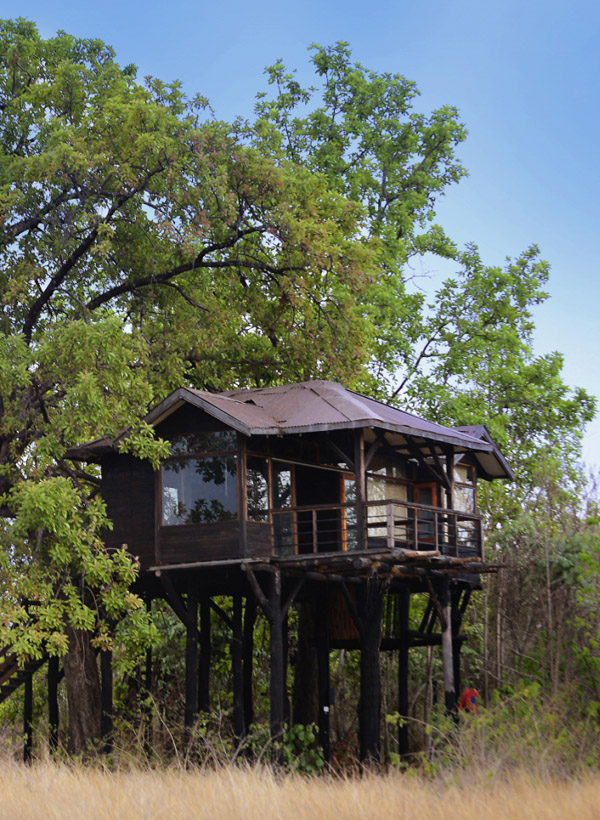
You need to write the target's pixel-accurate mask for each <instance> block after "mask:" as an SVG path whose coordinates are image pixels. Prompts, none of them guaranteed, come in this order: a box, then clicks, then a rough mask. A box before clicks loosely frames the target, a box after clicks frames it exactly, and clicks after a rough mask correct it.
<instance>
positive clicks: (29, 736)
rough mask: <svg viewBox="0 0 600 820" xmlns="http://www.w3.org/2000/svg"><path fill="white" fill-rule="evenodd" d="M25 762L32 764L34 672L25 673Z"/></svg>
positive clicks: (27, 671)
mask: <svg viewBox="0 0 600 820" xmlns="http://www.w3.org/2000/svg"><path fill="white" fill-rule="evenodd" d="M23 736H24V743H23V762H24V763H31V755H32V750H33V672H31V671H30V670H26V672H25V690H24V693H23Z"/></svg>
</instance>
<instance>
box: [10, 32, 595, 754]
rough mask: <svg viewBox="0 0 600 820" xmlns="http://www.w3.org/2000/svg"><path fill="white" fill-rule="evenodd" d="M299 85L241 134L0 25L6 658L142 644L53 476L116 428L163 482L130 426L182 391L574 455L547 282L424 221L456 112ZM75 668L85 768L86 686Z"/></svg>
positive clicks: (186, 104) (74, 44)
mask: <svg viewBox="0 0 600 820" xmlns="http://www.w3.org/2000/svg"><path fill="white" fill-rule="evenodd" d="M313 62H314V66H315V71H316V75H317V78H318V79H319V80H320V81H322V89H321V91H320V92H319V91H318V90H317V89H303V88H301V87H300V86H299V84H298V83H297V82H296V80H295V79H294V76H293V75H292V74H289V73H286V70H285V68H284V66H283V65H282V64H281V63H278V64H277V65H275V66H273V67H272V68H271V69H269V70H268V77H269V81H270V83H271V87H272V88H273V89H274V90H275V92H276V93H275V94H274V95H271V96H268V95H263V96H261V97H260V98H259V100H258V103H257V107H256V118H255V119H254V121H253V122H243V121H238V122H236V123H235V124H234V125H233V126H232V125H228V124H226V123H221V122H217V121H215V120H214V119H213V118H211V116H210V114H209V113H207V103H206V101H205V100H204V99H203V98H200V97H197V98H195V99H193V100H188V99H186V98H185V96H184V95H183V93H182V91H181V89H180V88H179V86H178V85H177V84H172V85H166V84H164V83H161V82H160V81H159V80H156V79H152V78H150V79H148V80H147V81H146V82H145V84H141V83H139V82H138V81H137V80H136V72H135V68H134V67H132V66H127V67H126V68H121V67H120V66H119V65H118V64H117V62H116V61H115V58H114V54H113V52H112V50H111V49H110V48H108V47H107V46H105V45H104V44H103V43H101V42H99V41H96V40H78V39H75V38H73V37H70V36H69V35H67V34H64V33H59V34H58V35H57V36H56V37H55V38H52V39H49V40H43V39H42V38H41V37H40V36H39V34H38V33H37V31H36V29H35V26H34V25H33V24H32V23H29V22H26V21H24V20H17V21H4V22H1V23H0V109H1V110H2V119H1V120H0V295H1V299H2V306H3V310H2V315H1V317H0V514H1V515H2V518H1V520H0V544H1V547H2V550H1V554H0V584H1V587H2V589H1V600H2V609H1V615H0V632H1V633H2V635H1V636H0V640H2V641H4V642H10V643H11V644H13V645H14V646H15V648H16V650H17V651H18V653H19V655H20V656H21V657H22V658H27V657H37V656H39V655H40V653H42V652H43V651H44V650H48V651H50V652H54V653H58V654H64V653H67V657H68V658H70V657H71V656H74V655H77V653H79V656H80V657H82V656H83V655H85V653H86V652H87V657H92V656H91V654H90V653H89V648H90V642H93V643H94V644H95V645H96V646H99V647H110V646H111V644H112V642H113V640H114V638H115V632H114V630H111V629H110V628H109V626H108V625H109V623H115V622H116V623H118V624H119V626H118V628H117V630H118V632H119V633H120V634H119V639H122V640H123V641H126V642H127V645H129V646H131V645H132V644H135V643H136V641H137V643H138V645H139V646H142V645H144V643H148V642H149V641H151V640H152V639H153V627H152V624H151V623H150V621H149V620H148V618H147V616H146V613H145V610H144V608H143V607H141V606H140V603H141V602H140V601H139V600H138V599H137V598H136V597H135V596H133V595H132V594H131V592H130V591H129V586H130V582H131V580H132V578H133V577H134V575H135V572H136V568H135V566H134V564H133V561H132V558H131V557H130V556H129V555H128V554H127V553H125V552H122V553H121V552H119V553H112V554H107V553H106V552H105V551H104V549H103V547H102V541H101V533H102V530H103V528H106V527H108V526H110V523H109V522H107V520H106V515H105V510H104V507H103V505H102V502H101V500H100V498H99V496H98V494H97V493H98V484H99V478H98V474H97V471H96V470H95V468H94V467H93V466H91V467H89V468H87V469H86V470H85V471H84V470H82V469H81V468H80V467H79V466H77V465H73V464H72V463H71V462H68V461H67V460H65V452H66V451H67V449H68V448H69V446H71V445H73V444H76V443H81V442H82V441H86V440H89V439H92V438H95V437H101V436H105V435H114V433H115V432H116V431H117V430H118V429H121V428H123V427H125V426H133V428H134V429H135V431H136V432H135V434H134V435H133V436H132V437H131V438H130V440H129V442H128V447H129V448H130V449H131V450H132V451H133V452H134V453H136V454H138V455H140V456H143V457H147V458H150V459H152V460H153V461H154V463H156V461H157V460H158V459H159V458H160V457H161V454H162V453H163V452H164V451H163V449H162V445H161V444H160V442H155V441H154V440H153V438H152V436H151V432H150V431H148V430H147V429H146V428H144V427H143V425H142V426H140V425H138V424H137V422H138V420H139V418H140V417H142V416H143V415H144V413H145V412H146V410H147V409H148V407H149V406H150V405H151V404H153V403H155V402H156V401H157V400H158V399H159V398H162V397H163V396H164V395H165V394H166V393H167V392H168V391H169V390H171V389H173V388H174V387H177V386H180V385H181V384H185V383H187V384H192V385H194V386H198V387H202V388H204V389H209V390H215V389H223V388H225V387H228V386H233V385H262V384H269V383H276V382H280V381H293V380H300V379H307V378H314V377H318V376H321V377H328V378H337V379H339V380H341V381H344V382H346V383H349V384H353V385H356V386H362V387H363V388H364V389H365V390H367V391H369V392H371V393H373V394H375V395H379V396H381V397H387V398H390V397H392V398H395V399H396V400H397V401H401V402H403V403H405V404H406V403H409V404H410V405H411V406H413V407H415V408H417V409H420V410H423V411H425V412H427V413H429V414H430V415H432V416H434V417H437V418H439V419H440V420H442V421H446V422H450V423H463V424H464V423H470V422H471V421H474V420H476V421H477V422H481V421H483V420H487V421H489V423H490V425H491V426H492V427H493V431H494V433H495V434H496V435H498V436H499V438H500V440H501V442H502V443H503V444H505V445H506V446H507V448H508V451H509V453H512V454H517V455H520V454H521V452H522V455H523V457H522V460H523V463H531V459H533V458H536V457H537V455H539V453H540V451H541V450H543V449H544V448H551V449H552V448H554V449H555V450H556V449H557V448H558V451H559V452H565V450H564V448H563V449H562V450H561V447H563V443H564V442H565V441H568V442H571V445H572V446H571V447H570V451H569V452H573V451H574V450H575V451H576V447H577V441H578V438H577V437H578V435H579V433H580V430H581V427H582V424H583V423H584V421H585V419H586V418H588V417H589V416H590V414H591V412H592V402H591V400H590V399H589V397H588V396H587V395H586V394H585V393H583V392H582V391H580V392H579V393H576V394H573V393H571V391H569V390H568V388H567V387H566V386H565V385H564V383H563V381H562V377H561V374H560V364H561V362H560V358H559V357H558V356H556V355H555V356H552V357H546V358H539V357H535V356H534V354H533V353H532V351H531V330H532V320H531V312H530V309H531V306H532V305H534V304H536V303H537V302H538V301H539V300H541V299H542V298H544V296H543V292H542V287H543V284H544V281H545V276H546V273H547V269H546V267H545V266H544V265H543V264H542V263H540V262H539V261H538V259H537V254H536V252H535V250H531V251H527V252H526V253H525V254H523V255H522V256H521V257H519V258H518V259H517V260H515V261H514V262H512V263H510V264H509V265H508V266H507V267H506V268H505V269H498V268H489V267H486V266H485V265H484V264H483V263H482V262H481V260H480V259H479V257H478V255H477V252H476V249H474V248H468V249H466V250H465V251H459V250H458V249H457V248H456V247H455V246H454V245H453V243H452V242H451V241H450V240H449V239H448V238H447V237H446V236H445V234H444V232H443V230H442V229H441V228H440V227H439V226H437V225H436V224H435V222H434V216H435V210H434V209H435V203H436V199H437V197H439V196H441V195H442V194H443V192H444V189H445V187H446V186H447V185H449V184H451V183H453V182H457V181H458V180H459V179H460V178H461V176H462V175H463V174H464V169H463V168H462V167H461V165H460V163H459V161H458V160H457V158H456V154H455V152H456V149H457V147H458V145H459V144H460V142H461V141H462V140H463V139H464V138H465V134H466V132H465V129H464V127H463V125H462V124H461V123H460V122H459V120H458V117H457V113H456V111H455V110H454V109H452V108H449V107H446V108H442V109H440V110H438V111H435V112H433V113H432V114H431V115H430V116H425V115H423V114H419V113H417V112H415V111H413V109H412V103H413V101H414V99H415V96H416V94H417V91H416V88H415V86H414V84H412V83H410V82H408V81H407V80H405V79H404V78H402V77H400V76H398V75H390V74H376V73H374V72H369V71H367V70H365V69H364V68H362V67H361V66H360V65H357V64H353V63H352V62H351V60H350V53H349V50H348V48H347V47H346V46H345V45H344V44H338V45H337V46H335V47H332V48H319V47H315V48H314V50H313ZM424 253H435V254H438V255H440V256H443V257H446V258H449V259H453V260H455V262H456V266H457V269H458V273H457V276H456V277H455V278H453V279H451V280H449V281H447V282H446V283H444V285H443V286H442V287H441V289H440V290H439V292H438V293H437V294H435V296H434V298H433V301H432V304H431V306H429V305H428V304H427V299H426V298H425V296H424V295H423V294H422V293H421V292H419V291H417V290H416V289H415V288H414V287H412V286H411V282H410V277H409V276H408V275H407V268H406V266H407V263H408V262H409V260H410V259H411V258H412V257H414V256H415V255H417V254H424ZM505 411H508V412H505ZM507 416H508V421H506V417H507ZM519 448H521V449H519ZM567 449H568V448H567ZM77 668H78V667H77V664H75V663H67V664H66V672H67V677H68V678H69V680H68V684H69V685H68V691H69V698H70V716H71V717H72V719H73V721H75V719H76V718H77V717H78V716H79V717H83V718H85V720H83V724H82V725H83V729H82V731H81V733H80V734H79V735H76V734H75V728H74V726H75V724H74V723H73V724H72V727H71V734H72V740H73V744H74V746H75V747H78V748H82V747H83V746H84V744H85V742H86V741H87V740H88V739H90V738H91V737H93V736H94V735H95V734H97V714H96V715H94V714H89V715H88V714H87V713H88V712H89V711H90V710H88V709H87V707H86V704H89V703H93V702H94V698H95V697H96V696H97V691H98V681H97V678H96V677H95V675H94V671H93V670H94V669H95V666H94V664H91V666H90V667H89V670H88V671H89V674H88V675H87V677H85V681H84V677H80V679H79V680H77V671H76V670H77ZM77 684H79V688H77ZM78 693H79V694H78ZM92 712H93V710H92ZM96 712H97V710H96ZM86 715H87V717H86ZM88 718H89V719H88Z"/></svg>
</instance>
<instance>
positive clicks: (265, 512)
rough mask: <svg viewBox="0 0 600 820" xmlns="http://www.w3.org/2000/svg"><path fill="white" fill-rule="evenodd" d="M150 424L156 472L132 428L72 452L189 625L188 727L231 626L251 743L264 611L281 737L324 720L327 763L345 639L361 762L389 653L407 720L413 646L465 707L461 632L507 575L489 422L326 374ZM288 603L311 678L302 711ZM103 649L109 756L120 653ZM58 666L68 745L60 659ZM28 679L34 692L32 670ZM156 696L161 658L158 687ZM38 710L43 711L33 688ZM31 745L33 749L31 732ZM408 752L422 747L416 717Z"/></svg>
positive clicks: (114, 540)
mask: <svg viewBox="0 0 600 820" xmlns="http://www.w3.org/2000/svg"><path fill="white" fill-rule="evenodd" d="M146 421H147V422H148V423H149V424H151V425H152V426H153V427H154V429H155V431H156V435H157V436H159V437H161V438H162V439H164V440H166V441H167V442H168V444H169V455H168V457H167V458H165V460H164V461H163V463H162V465H161V466H160V469H158V470H156V471H154V470H153V469H152V467H151V465H150V463H149V462H148V461H145V460H143V459H137V458H134V457H133V456H131V455H128V454H126V453H124V452H122V447H121V445H122V442H123V440H124V439H125V437H126V435H127V434H126V433H124V434H123V435H122V436H120V437H118V438H115V439H108V438H104V439H100V440H97V441H94V442H91V443H89V444H85V445H82V446H79V447H75V448H72V449H71V450H70V451H69V453H68V454H67V457H68V458H70V459H72V460H74V461H91V462H97V463H99V464H100V465H101V470H102V484H101V491H102V495H103V497H104V499H105V502H106V505H107V509H108V514H109V516H110V518H111V519H112V522H113V525H114V526H113V529H112V530H111V531H109V532H107V533H106V546H107V548H108V549H122V548H125V549H128V550H129V551H130V552H131V553H132V554H133V555H134V556H136V557H137V558H138V560H139V564H140V574H139V579H138V581H137V583H136V589H137V591H138V592H139V593H140V594H141V595H142V596H143V597H144V598H145V600H146V602H147V605H148V606H149V607H150V606H152V601H153V600H154V599H157V598H162V599H165V600H166V601H167V602H168V603H169V604H170V606H171V607H172V608H173V610H174V612H175V613H176V614H177V616H178V617H179V618H180V619H181V621H182V622H183V624H184V625H185V630H186V647H185V712H184V715H185V725H186V726H187V727H189V728H191V726H192V725H193V724H194V722H195V719H196V716H197V712H198V711H199V710H208V709H209V708H210V702H211V692H210V657H211V618H214V617H218V618H220V619H221V620H222V621H223V622H224V623H225V624H226V625H227V627H228V628H229V629H230V633H231V666H232V674H231V679H232V682H233V728H234V732H235V735H236V737H237V738H238V740H239V741H240V743H242V742H243V740H244V738H245V736H246V735H247V733H248V730H249V727H250V725H251V723H252V722H253V719H254V706H253V699H252V695H253V691H254V690H255V688H256V686H255V681H254V682H253V680H254V679H253V675H254V672H253V662H254V651H253V641H254V625H255V621H256V617H257V612H258V611H259V609H260V610H262V612H263V613H264V615H265V617H266V619H267V621H268V624H269V634H270V647H269V652H270V662H269V669H270V673H269V674H270V688H269V692H270V727H271V735H272V737H273V739H274V740H280V739H281V738H282V736H283V731H284V727H285V725H286V723H289V722H295V723H310V722H313V721H314V722H316V723H318V727H319V741H320V743H321V745H322V748H323V751H324V756H325V759H326V760H329V756H330V739H329V721H330V714H331V710H332V708H335V706H334V704H333V703H332V698H331V685H330V683H331V682H330V651H331V649H332V648H336V647H338V648H341V647H343V648H347V649H355V650H360V697H359V702H358V716H359V742H360V757H361V760H364V761H369V760H377V759H378V757H379V741H380V732H381V695H380V671H379V669H380V667H379V664H380V652H382V651H389V652H395V653H397V655H396V657H397V664H396V667H397V681H398V689H397V692H398V698H397V704H396V705H397V711H398V712H399V714H400V715H401V716H408V715H409V697H408V657H409V650H410V649H411V648H412V647H417V646H425V645H428V646H441V650H442V661H443V672H444V692H445V703H446V707H447V709H448V710H450V711H451V710H453V709H455V708H456V700H457V694H460V651H461V647H462V642H463V640H464V636H463V635H461V632H460V629H461V622H462V619H463V615H464V612H465V609H466V607H467V605H468V602H469V597H470V595H471V592H472V591H473V590H474V589H477V588H478V587H479V586H480V578H481V574H482V573H484V572H488V571H493V569H494V567H492V566H490V565H487V564H486V563H485V561H484V560H483V539H482V520H481V516H480V515H479V513H478V509H477V486H478V482H480V481H481V480H485V481H489V480H493V479H512V478H513V477H514V476H513V473H512V471H511V469H510V467H509V465H508V464H507V462H506V460H505V459H504V457H503V456H502V453H501V452H500V450H499V449H498V447H497V446H496V444H495V443H494V442H493V441H492V439H491V437H490V435H489V433H488V431H487V430H486V428H485V427H477V426H475V427H461V428H455V429H451V428H447V427H443V426H441V425H439V424H434V423H431V422H428V421H425V420H424V419H421V418H418V417H417V416H415V415H412V414H410V413H406V412H404V411H402V410H399V409H396V408H393V407H389V406H387V405H385V404H382V403H380V402H377V401H374V400H373V399H370V398H368V397H366V396H363V395H360V394H359V393H356V392H353V391H351V390H348V389H345V388H344V387H342V386H341V385H340V384H336V383H332V382H326V381H313V382H304V383H300V384H291V385H285V386H281V387H272V388H265V389H252V390H231V391H226V392H223V393H218V394H213V393H206V392H202V391H199V390H192V389H188V388H180V389H179V390H176V391H175V392H174V393H172V394H171V395H170V396H168V397H167V398H166V399H165V400H164V401H163V402H162V403H161V404H159V405H158V406H157V407H156V408H154V409H153V410H152V411H151V412H150V413H149V415H148V416H147V417H146ZM417 594H425V595H426V596H427V603H426V605H425V606H424V607H420V608H418V609H419V611H420V612H422V615H420V617H419V621H420V622H419V623H414V622H413V621H414V617H413V618H411V607H410V601H411V596H413V595H417ZM220 596H224V597H225V599H228V600H229V603H228V604H227V606H224V604H223V600H222V598H221V597H220ZM217 598H218V600H216V599H217ZM292 606H295V607H297V609H298V617H297V619H296V623H297V626H294V629H297V633H296V636H295V646H296V651H295V653H294V654H295V657H294V661H293V662H294V664H295V680H296V681H297V682H298V681H299V682H300V684H301V685H300V686H297V687H296V688H297V690H298V692H299V696H298V697H296V698H295V699H294V705H293V708H291V707H290V703H289V699H288V684H287V680H288V674H289V668H290V666H291V665H292V663H291V661H289V658H288V648H289V634H290V627H289V624H288V613H289V611H290V608H291V607H292ZM100 656H101V657H100V663H101V671H102V711H103V724H102V726H103V728H102V732H103V735H104V737H105V741H106V743H107V748H108V747H110V738H111V735H112V710H113V707H112V671H111V656H110V652H107V651H106V652H101V653H100ZM54 660H55V659H54ZM10 663H11V660H10V656H7V660H6V661H5V664H4V666H2V665H1V664H0V675H1V674H2V670H3V669H4V667H6V671H5V676H6V678H7V680H8V678H11V676H13V672H12V671H11V670H13V667H14V669H15V670H16V666H15V664H14V663H13V666H10ZM52 669H53V671H52V672H51V674H50V672H49V689H48V691H49V706H50V713H51V714H52V715H54V716H55V717H54V718H53V720H54V730H53V731H51V735H50V736H51V738H52V737H54V738H56V731H55V729H56V723H57V720H58V718H57V717H56V716H57V709H58V705H57V700H56V681H57V676H58V674H59V672H58V667H57V664H56V663H54V666H53V667H52ZM311 670H312V671H311ZM23 674H24V675H25V682H26V685H27V681H29V684H28V686H29V689H28V690H27V689H26V691H29V693H30V694H31V675H29V677H27V675H28V674H29V673H28V672H27V670H23ZM12 679H13V682H14V676H13V678H12ZM2 680H3V678H0V683H1V681H2ZM9 684H10V681H8V683H6V684H5V686H8V685H9ZM154 686H155V682H154V681H153V680H152V663H151V659H150V658H149V660H148V663H147V665H146V675H145V682H144V687H145V690H146V691H147V692H152V691H153V687H154ZM7 691H8V690H7ZM311 691H312V694H313V697H309V695H310V693H311ZM303 695H304V696H306V697H305V698H304V700H305V702H304V703H303V702H302V696H303ZM1 697H2V689H0V699H1ZM27 703H29V709H31V697H30V696H29V700H28V699H27V697H26V704H27ZM26 714H27V709H26ZM25 726H26V729H27V726H28V722H27V719H26V720H25ZM26 737H28V738H29V740H28V743H29V746H30V743H31V736H30V734H27V730H26ZM26 748H27V746H26ZM274 748H275V749H276V750H277V749H278V751H276V755H281V747H280V746H279V747H278V746H277V745H275V747H274ZM398 751H399V753H400V754H402V755H405V754H406V753H407V752H408V751H409V737H408V728H407V724H406V723H405V722H403V723H402V725H401V726H400V727H399V730H398Z"/></svg>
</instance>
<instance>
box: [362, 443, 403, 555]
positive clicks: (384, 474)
mask: <svg viewBox="0 0 600 820" xmlns="http://www.w3.org/2000/svg"><path fill="white" fill-rule="evenodd" d="M406 475H407V470H406V464H405V463H404V462H400V461H395V460H394V461H391V460H390V459H389V458H387V459H386V458H384V457H383V456H380V455H376V456H374V458H373V460H372V461H371V464H370V465H369V472H368V474H367V501H381V502H384V501H407V499H408V485H407V483H406ZM387 512H388V508H387V505H386V504H383V503H382V504H381V505H380V504H374V505H369V507H368V524H369V526H368V537H369V538H387V534H388V531H387V526H388V525H387ZM394 519H395V521H396V522H397V523H396V526H395V527H394V532H395V536H396V537H397V538H398V539H400V540H405V539H406V528H405V523H404V512H403V510H402V509H398V508H396V509H395V510H394ZM377 525H379V526H377Z"/></svg>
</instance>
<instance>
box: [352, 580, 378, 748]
mask: <svg viewBox="0 0 600 820" xmlns="http://www.w3.org/2000/svg"><path fill="white" fill-rule="evenodd" d="M360 616H361V622H362V630H361V634H360V701H359V706H358V723H359V733H360V760H361V762H362V763H367V764H368V763H377V762H378V761H379V723H380V712H381V676H380V669H379V646H380V644H381V632H382V625H383V594H382V587H381V584H380V583H379V581H378V580H377V579H376V578H370V579H369V580H368V581H367V582H366V584H363V586H362V588H361V590H360Z"/></svg>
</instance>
